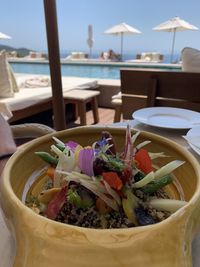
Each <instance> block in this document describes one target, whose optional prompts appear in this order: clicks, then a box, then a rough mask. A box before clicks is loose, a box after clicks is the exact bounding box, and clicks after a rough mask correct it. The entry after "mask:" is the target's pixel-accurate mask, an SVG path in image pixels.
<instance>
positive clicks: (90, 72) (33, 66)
mask: <svg viewBox="0 0 200 267" xmlns="http://www.w3.org/2000/svg"><path fill="white" fill-rule="evenodd" d="M10 64H11V66H12V68H13V70H14V72H16V73H31V74H44V75H49V74H50V70H49V64H48V63H46V62H42V63H37V62H30V63H29V62H10ZM141 67H142V68H152V66H151V65H141V64H138V65H131V66H130V64H122V65H119V64H117V65H114V64H109V65H108V64H89V63H88V64H85V63H84V64H81V63H80V64H77V63H75V64H73V63H69V64H66V63H63V64H61V72H62V76H72V77H87V78H99V79H120V69H121V68H141ZM153 68H154V69H155V68H156V69H165V70H171V71H179V70H180V68H178V67H177V66H176V67H173V66H170V65H169V66H167V65H159V64H157V65H154V66H153Z"/></svg>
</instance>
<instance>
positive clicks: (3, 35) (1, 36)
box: [0, 32, 11, 39]
mask: <svg viewBox="0 0 200 267" xmlns="http://www.w3.org/2000/svg"><path fill="white" fill-rule="evenodd" d="M0 39H11V37H10V36H8V35H6V34H4V33H2V32H0Z"/></svg>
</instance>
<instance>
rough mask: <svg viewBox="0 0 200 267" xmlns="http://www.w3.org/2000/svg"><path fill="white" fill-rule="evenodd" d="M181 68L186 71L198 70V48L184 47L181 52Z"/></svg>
mask: <svg viewBox="0 0 200 267" xmlns="http://www.w3.org/2000/svg"><path fill="white" fill-rule="evenodd" d="M181 58H182V70H183V71H187V72H200V50H197V49H195V48H191V47H185V48H184V49H183V50H182V52H181Z"/></svg>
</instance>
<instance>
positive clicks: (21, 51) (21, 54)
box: [0, 44, 34, 57]
mask: <svg viewBox="0 0 200 267" xmlns="http://www.w3.org/2000/svg"><path fill="white" fill-rule="evenodd" d="M1 50H6V51H8V52H10V51H16V52H17V54H18V56H19V57H25V56H27V55H28V54H29V52H30V51H34V50H30V49H27V48H23V47H22V48H15V47H12V46H8V45H1V44H0V51H1Z"/></svg>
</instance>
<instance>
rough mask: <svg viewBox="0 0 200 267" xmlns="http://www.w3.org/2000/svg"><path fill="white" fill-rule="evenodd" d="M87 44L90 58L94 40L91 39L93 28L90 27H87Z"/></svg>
mask: <svg viewBox="0 0 200 267" xmlns="http://www.w3.org/2000/svg"><path fill="white" fill-rule="evenodd" d="M87 44H88V46H89V48H90V58H91V55H92V47H93V44H94V39H93V28H92V25H88V39H87Z"/></svg>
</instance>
